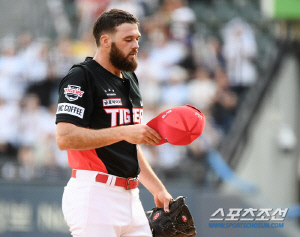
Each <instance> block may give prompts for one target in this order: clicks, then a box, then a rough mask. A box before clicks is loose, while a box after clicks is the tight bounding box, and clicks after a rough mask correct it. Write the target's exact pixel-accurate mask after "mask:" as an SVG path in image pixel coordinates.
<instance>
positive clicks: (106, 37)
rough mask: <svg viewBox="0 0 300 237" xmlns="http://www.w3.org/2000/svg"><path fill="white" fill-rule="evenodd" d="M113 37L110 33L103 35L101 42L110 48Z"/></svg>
mask: <svg viewBox="0 0 300 237" xmlns="http://www.w3.org/2000/svg"><path fill="white" fill-rule="evenodd" d="M111 41H112V40H111V37H110V36H109V35H102V36H101V37H100V44H101V46H103V47H104V48H109V47H110V46H111Z"/></svg>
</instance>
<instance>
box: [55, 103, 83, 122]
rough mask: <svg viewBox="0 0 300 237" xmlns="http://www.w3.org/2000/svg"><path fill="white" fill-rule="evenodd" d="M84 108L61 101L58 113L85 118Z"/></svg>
mask: <svg viewBox="0 0 300 237" xmlns="http://www.w3.org/2000/svg"><path fill="white" fill-rule="evenodd" d="M84 110H85V109H84V108H83V107H81V106H78V105H74V104H70V103H59V104H58V106H57V111H56V114H70V115H73V116H76V117H79V118H81V119H82V118H83V115H84Z"/></svg>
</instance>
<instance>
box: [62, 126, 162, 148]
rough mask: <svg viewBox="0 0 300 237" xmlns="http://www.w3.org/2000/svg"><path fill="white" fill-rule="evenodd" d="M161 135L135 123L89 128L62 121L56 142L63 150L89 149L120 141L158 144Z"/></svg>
mask: <svg viewBox="0 0 300 237" xmlns="http://www.w3.org/2000/svg"><path fill="white" fill-rule="evenodd" d="M160 139H161V137H160V135H159V134H158V133H157V132H156V131H155V130H154V129H152V128H150V127H148V126H147V125H142V124H135V125H126V126H118V127H114V128H103V129H98V130H97V129H88V128H82V127H78V126H76V125H74V124H71V123H64V122H60V123H58V124H57V128H56V142H57V145H58V148H59V149H61V150H89V149H96V148H100V147H104V146H108V145H111V144H113V143H116V142H119V141H123V140H125V141H127V142H129V143H131V144H147V145H148V144H151V145H154V144H157V143H159V141H160Z"/></svg>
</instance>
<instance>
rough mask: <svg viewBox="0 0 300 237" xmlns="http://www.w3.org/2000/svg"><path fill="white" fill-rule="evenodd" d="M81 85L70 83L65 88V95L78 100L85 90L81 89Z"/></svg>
mask: <svg viewBox="0 0 300 237" xmlns="http://www.w3.org/2000/svg"><path fill="white" fill-rule="evenodd" d="M80 88H81V87H80V86H75V85H68V87H67V88H64V90H65V93H64V94H65V96H66V98H67V99H68V100H69V101H74V100H78V98H79V97H82V95H83V93H84V91H82V90H80Z"/></svg>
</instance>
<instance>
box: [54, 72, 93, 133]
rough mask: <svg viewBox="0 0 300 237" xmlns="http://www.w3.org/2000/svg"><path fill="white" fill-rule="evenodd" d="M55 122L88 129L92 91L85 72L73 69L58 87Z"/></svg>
mask: <svg viewBox="0 0 300 237" xmlns="http://www.w3.org/2000/svg"><path fill="white" fill-rule="evenodd" d="M58 93H59V98H58V105H57V111H56V121H55V123H56V124H57V123H59V122H68V123H72V124H75V125H77V126H81V127H88V126H89V122H90V117H91V113H92V108H93V97H92V89H91V85H90V84H89V81H88V78H87V75H86V73H85V70H84V69H83V68H82V67H74V68H72V69H71V70H70V71H69V73H68V74H67V75H66V76H65V77H64V78H63V79H62V81H61V82H60V85H59V92H58Z"/></svg>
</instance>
